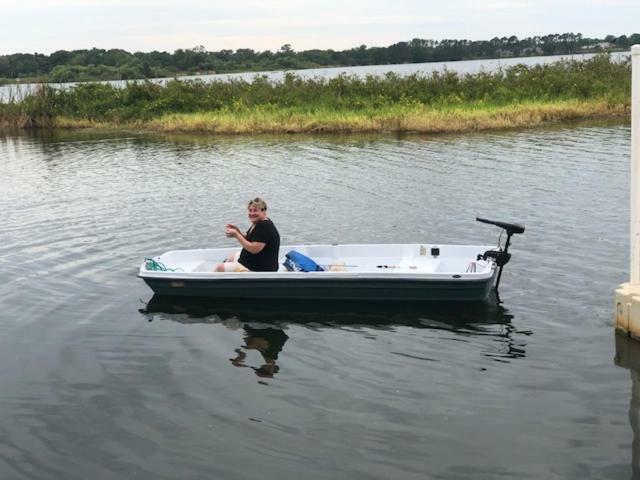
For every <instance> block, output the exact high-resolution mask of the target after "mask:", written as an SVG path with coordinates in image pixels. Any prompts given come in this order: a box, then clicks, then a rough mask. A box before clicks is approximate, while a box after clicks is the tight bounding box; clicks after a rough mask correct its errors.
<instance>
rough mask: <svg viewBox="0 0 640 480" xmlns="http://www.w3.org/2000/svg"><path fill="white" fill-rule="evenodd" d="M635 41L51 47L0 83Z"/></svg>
mask: <svg viewBox="0 0 640 480" xmlns="http://www.w3.org/2000/svg"><path fill="white" fill-rule="evenodd" d="M634 43H640V34H638V33H634V34H633V35H630V36H626V35H621V36H618V37H616V36H613V35H608V36H606V37H605V38H604V39H598V38H586V37H583V36H582V34H580V33H577V34H574V33H563V34H550V35H544V36H536V37H529V38H524V39H518V37H516V36H511V37H502V38H498V37H495V38H492V39H491V40H479V41H471V40H447V39H445V40H439V41H438V40H425V39H420V38H414V39H413V40H411V41H408V42H398V43H394V44H393V45H389V46H388V47H367V46H366V45H361V46H359V47H355V48H351V49H348V50H343V51H334V50H317V49H316V50H306V51H302V52H295V51H294V50H293V49H292V48H291V45H284V46H282V47H281V48H280V50H278V51H277V52H271V51H270V50H265V51H263V52H256V51H254V50H251V49H249V48H241V49H238V50H236V51H233V50H220V51H218V52H209V51H206V50H205V48H204V47H201V46H200V47H196V48H193V49H186V50H183V49H180V50H176V51H175V52H174V53H172V54H171V53H167V52H157V51H154V52H135V53H129V52H127V51H125V50H119V49H111V50H104V49H98V48H92V49H91V50H74V51H66V50H59V51H57V52H54V53H52V54H51V55H43V54H40V53H34V54H30V53H16V54H12V55H1V56H0V84H2V83H16V82H18V81H23V82H24V81H41V82H77V81H90V80H130V79H134V78H154V77H171V76H176V75H186V74H201V73H211V72H217V73H225V72H246V71H254V72H255V71H265V70H294V69H301V68H315V67H326V66H354V65H383V64H398V63H422V62H443V61H454V60H469V59H486V58H503V57H524V56H532V55H558V54H571V53H584V52H599V51H600V52H601V51H612V50H627V49H629V47H630V45H633V44H634Z"/></svg>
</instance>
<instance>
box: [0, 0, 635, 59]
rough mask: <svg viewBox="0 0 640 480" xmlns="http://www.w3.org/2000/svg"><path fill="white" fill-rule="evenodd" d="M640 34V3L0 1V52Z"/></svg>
mask: <svg viewBox="0 0 640 480" xmlns="http://www.w3.org/2000/svg"><path fill="white" fill-rule="evenodd" d="M564 32H574V33H582V34H583V35H585V36H589V37H604V36H605V35H607V34H612V35H623V34H625V35H629V34H631V33H635V32H640V0H559V1H552V0H486V1H482V0H478V1H475V0H437V1H436V0H423V1H417V0H395V1H389V0H384V1H383V0H353V1H346V0H339V1H338V0H322V1H307V0H260V1H259V0H235V1H231V0H227V1H217V0H183V1H180V2H178V1H176V2H170V1H165V0H154V1H147V0H109V1H102V0H8V1H7V0H0V55H1V54H8V53H17V52H22V53H33V52H39V53H46V54H48V53H51V52H53V51H55V50H61V49H64V50H75V49H84V48H91V47H97V48H105V49H109V48H122V49H124V50H127V51H130V52H133V51H151V50H164V51H168V52H173V51H174V50H176V49H178V48H192V47H195V46H198V45H203V46H204V47H205V48H206V49H207V50H222V49H232V50H236V49H238V48H252V49H254V50H257V51H262V50H277V49H279V48H280V47H281V46H282V45H284V44H286V43H289V44H291V46H292V47H293V49H294V50H297V51H299V50H307V49H311V48H320V49H328V48H333V49H335V50H342V49H346V48H351V47H355V46H358V45H362V44H365V45H367V46H388V45H390V44H392V43H395V42H398V41H402V40H410V39H412V38H416V37H417V38H431V39H436V40H441V39H443V38H455V39H463V38H466V39H470V40H482V39H490V38H492V37H495V36H498V37H502V36H511V35H516V36H518V37H520V38H523V37H529V36H534V35H545V34H548V33H564Z"/></svg>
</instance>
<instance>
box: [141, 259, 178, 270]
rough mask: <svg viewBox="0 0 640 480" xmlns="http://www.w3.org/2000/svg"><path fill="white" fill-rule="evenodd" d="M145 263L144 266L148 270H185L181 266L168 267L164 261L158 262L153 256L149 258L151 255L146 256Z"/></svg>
mask: <svg viewBox="0 0 640 480" xmlns="http://www.w3.org/2000/svg"><path fill="white" fill-rule="evenodd" d="M144 263H145V267H144V268H145V269H147V270H148V271H154V272H177V271H178V270H180V271H181V272H183V271H184V270H182V269H181V268H180V267H178V268H167V266H166V265H165V264H164V263H162V262H158V261H156V260H154V259H153V258H149V257H145V259H144Z"/></svg>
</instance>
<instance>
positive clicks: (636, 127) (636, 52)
mask: <svg viewBox="0 0 640 480" xmlns="http://www.w3.org/2000/svg"><path fill="white" fill-rule="evenodd" d="M639 183H640V45H634V46H633V47H631V268H630V271H631V278H630V283H631V285H640V185H639Z"/></svg>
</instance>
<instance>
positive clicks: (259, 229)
mask: <svg viewBox="0 0 640 480" xmlns="http://www.w3.org/2000/svg"><path fill="white" fill-rule="evenodd" d="M247 214H248V216H249V221H250V222H251V226H250V227H249V230H247V233H246V234H244V235H243V234H242V232H241V231H240V229H239V228H238V227H236V226H235V225H233V224H231V223H229V224H227V226H226V227H225V229H224V233H225V234H226V235H227V237H233V238H235V239H236V240H238V243H240V245H242V250H241V251H239V252H236V253H235V254H233V255H230V256H229V257H228V258H227V259H226V261H225V262H224V263H220V264H218V265H217V266H216V268H215V271H216V272H247V271H251V272H276V271H278V251H279V249H280V234H279V233H278V229H277V228H276V226H275V225H274V224H273V222H272V221H271V220H270V219H269V218H267V204H266V202H265V201H264V200H262V199H261V198H259V197H256V198H254V199H253V200H251V201H250V202H249V205H247Z"/></svg>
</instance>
